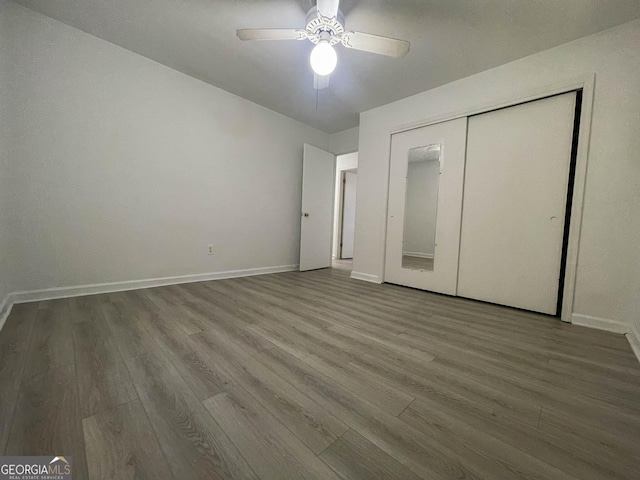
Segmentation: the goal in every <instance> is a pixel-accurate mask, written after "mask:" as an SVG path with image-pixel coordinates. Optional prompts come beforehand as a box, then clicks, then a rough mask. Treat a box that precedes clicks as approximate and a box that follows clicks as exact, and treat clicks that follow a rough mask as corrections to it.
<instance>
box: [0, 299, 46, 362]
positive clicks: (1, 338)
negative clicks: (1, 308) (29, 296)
mask: <svg viewBox="0 0 640 480" xmlns="http://www.w3.org/2000/svg"><path fill="white" fill-rule="evenodd" d="M37 313H38V305H37V304H36V303H19V304H17V305H14V306H13V307H12V308H11V313H10V315H9V317H8V318H7V320H6V321H5V323H4V326H3V327H2V335H0V346H5V347H7V348H9V349H11V350H14V351H21V350H27V349H28V348H29V341H30V339H31V331H32V330H33V325H34V323H35V320H36V315H37Z"/></svg>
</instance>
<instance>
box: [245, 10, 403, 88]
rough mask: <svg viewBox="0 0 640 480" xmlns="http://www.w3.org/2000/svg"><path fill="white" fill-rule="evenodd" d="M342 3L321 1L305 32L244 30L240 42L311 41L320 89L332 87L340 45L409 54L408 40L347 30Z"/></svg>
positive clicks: (367, 50) (276, 29)
mask: <svg viewBox="0 0 640 480" xmlns="http://www.w3.org/2000/svg"><path fill="white" fill-rule="evenodd" d="M339 3H340V0H317V4H316V6H314V7H311V10H309V12H308V13H307V20H306V26H305V28H304V29H301V28H298V29H281V28H241V29H238V30H236V35H237V36H238V38H239V39H240V40H310V41H311V43H313V44H315V47H314V48H313V51H312V52H311V56H310V58H309V61H310V63H311V68H312V69H313V71H314V72H315V74H316V79H315V82H314V83H315V86H316V88H324V87H326V86H328V84H329V83H328V78H329V75H330V74H331V73H332V72H333V71H334V69H335V68H336V65H337V63H338V57H337V55H336V51H335V49H334V48H333V46H334V45H337V44H338V43H341V44H342V45H343V46H345V47H347V48H353V49H355V50H362V51H365V52H370V53H377V54H379V55H386V56H389V57H396V58H400V57H404V56H405V55H406V54H407V53H408V52H409V48H410V46H411V44H410V43H409V42H407V41H405V40H397V39H395V38H389V37H382V36H379V35H371V34H369V33H361V32H352V31H347V30H345V28H344V15H343V14H342V12H341V11H340V9H339ZM318 76H319V77H320V78H318Z"/></svg>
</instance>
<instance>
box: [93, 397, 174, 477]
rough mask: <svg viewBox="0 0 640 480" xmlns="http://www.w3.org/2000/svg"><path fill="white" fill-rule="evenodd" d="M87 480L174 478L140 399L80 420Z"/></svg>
mask: <svg viewBox="0 0 640 480" xmlns="http://www.w3.org/2000/svg"><path fill="white" fill-rule="evenodd" d="M82 429H83V432H84V440H85V444H86V448H87V462H88V464H89V477H88V478H89V479H90V480H171V479H173V478H175V477H174V476H173V474H172V473H171V467H170V466H169V463H168V462H167V460H166V458H165V457H164V454H163V453H162V450H161V448H160V446H159V445H158V441H157V439H156V437H155V436H154V434H153V431H152V429H151V425H150V424H149V421H148V420H147V416H146V414H145V411H144V409H143V408H142V405H141V404H140V401H138V400H135V401H133V402H130V403H125V404H122V405H119V406H117V407H115V408H113V409H111V410H105V411H102V412H100V413H98V414H97V415H94V416H92V417H88V418H85V419H84V420H82Z"/></svg>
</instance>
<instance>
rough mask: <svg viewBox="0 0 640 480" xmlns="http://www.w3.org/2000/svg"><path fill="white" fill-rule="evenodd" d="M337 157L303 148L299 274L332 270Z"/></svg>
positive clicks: (314, 149) (317, 150) (322, 151)
mask: <svg viewBox="0 0 640 480" xmlns="http://www.w3.org/2000/svg"><path fill="white" fill-rule="evenodd" d="M334 178H335V157H334V156H333V154H332V153H329V152H325V151H324V150H320V149H319V148H316V147H314V146H311V145H307V144H306V143H305V145H304V154H303V160H302V220H301V222H300V271H304V270H314V269H317V268H326V267H330V266H331V234H332V227H333V193H334V191H333V189H334Z"/></svg>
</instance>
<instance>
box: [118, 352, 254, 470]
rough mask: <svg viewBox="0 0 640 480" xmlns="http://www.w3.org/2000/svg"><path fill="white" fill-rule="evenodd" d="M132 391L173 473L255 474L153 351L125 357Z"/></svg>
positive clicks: (184, 385)
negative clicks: (138, 399)
mask: <svg viewBox="0 0 640 480" xmlns="http://www.w3.org/2000/svg"><path fill="white" fill-rule="evenodd" d="M126 363H127V368H128V369H129V372H130V374H131V376H132V378H133V381H134V384H135V386H136V389H137V390H138V396H139V398H140V401H141V402H142V405H143V406H144V409H145V412H146V413H147V416H148V418H149V422H150V423H151V426H152V427H153V429H154V432H155V434H156V437H157V438H158V441H159V443H160V446H161V447H162V449H163V451H164V453H165V455H166V457H167V460H168V461H169V465H170V466H171V469H172V472H173V475H174V476H175V477H176V478H180V479H183V478H185V479H186V478H189V479H193V480H197V479H220V480H227V479H256V478H257V477H256V476H255V474H254V472H253V470H252V469H251V467H250V466H249V465H248V464H247V463H246V461H245V460H244V458H243V457H242V455H241V454H240V452H238V450H237V449H236V447H235V446H234V445H233V443H232V442H231V441H230V440H229V438H228V437H227V435H226V434H225V433H224V431H222V429H221V428H220V427H219V426H218V424H217V423H216V422H215V421H214V420H213V418H212V417H211V416H210V415H209V413H208V412H207V410H206V409H205V408H204V406H203V405H202V403H200V401H199V400H198V399H197V398H196V396H195V395H194V394H193V393H192V392H191V390H190V389H189V387H188V385H187V384H186V383H185V382H184V380H182V378H181V377H180V375H179V373H178V372H177V371H176V370H175V369H174V368H173V366H172V365H171V364H170V363H169V362H168V361H167V360H166V359H165V358H163V356H162V355H161V353H159V352H157V351H150V352H147V353H143V354H141V355H139V356H137V357H133V358H130V359H128V360H127V361H126Z"/></svg>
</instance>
